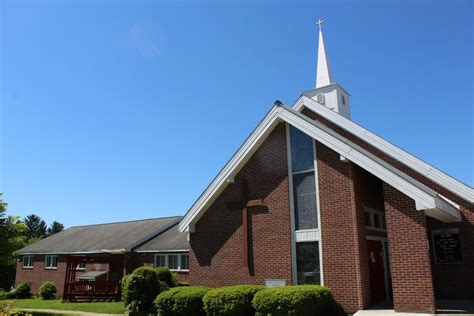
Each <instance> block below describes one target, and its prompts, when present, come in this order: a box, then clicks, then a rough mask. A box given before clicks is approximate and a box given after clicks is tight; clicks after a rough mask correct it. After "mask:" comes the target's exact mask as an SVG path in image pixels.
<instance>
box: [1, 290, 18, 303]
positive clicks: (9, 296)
mask: <svg viewBox="0 0 474 316" xmlns="http://www.w3.org/2000/svg"><path fill="white" fill-rule="evenodd" d="M14 298H16V293H15V292H0V301H1V300H12V299H14Z"/></svg>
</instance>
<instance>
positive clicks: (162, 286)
mask: <svg viewBox="0 0 474 316" xmlns="http://www.w3.org/2000/svg"><path fill="white" fill-rule="evenodd" d="M158 282H160V293H161V292H164V291H168V290H169V289H170V287H169V285H168V284H166V283H165V282H163V281H158Z"/></svg>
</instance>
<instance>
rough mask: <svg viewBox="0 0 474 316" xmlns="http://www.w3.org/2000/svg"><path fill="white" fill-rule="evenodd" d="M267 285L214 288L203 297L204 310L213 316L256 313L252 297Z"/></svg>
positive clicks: (237, 315)
mask: <svg viewBox="0 0 474 316" xmlns="http://www.w3.org/2000/svg"><path fill="white" fill-rule="evenodd" d="M264 288H265V287H263V286H259V285H237V286H227V287H222V288H218V289H213V290H211V291H209V292H207V293H206V295H205V296H204V299H203V303H204V310H205V311H206V312H207V315H211V316H239V315H255V309H254V308H253V306H252V299H253V297H254V295H255V293H257V292H258V291H260V290H263V289H264Z"/></svg>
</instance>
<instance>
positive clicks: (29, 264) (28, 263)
mask: <svg viewBox="0 0 474 316" xmlns="http://www.w3.org/2000/svg"><path fill="white" fill-rule="evenodd" d="M23 268H33V256H24V257H23Z"/></svg>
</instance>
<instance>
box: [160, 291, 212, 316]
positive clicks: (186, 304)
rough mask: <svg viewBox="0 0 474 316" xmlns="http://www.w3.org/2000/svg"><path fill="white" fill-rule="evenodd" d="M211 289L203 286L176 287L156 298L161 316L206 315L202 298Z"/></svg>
mask: <svg viewBox="0 0 474 316" xmlns="http://www.w3.org/2000/svg"><path fill="white" fill-rule="evenodd" d="M209 290H210V289H209V288H207V287H202V286H190V287H187V286H186V287H184V286H182V287H175V288H172V289H170V290H169V291H166V292H163V293H161V294H160V295H158V296H157V298H156V300H155V305H156V311H157V313H158V315H159V316H204V315H206V312H205V311H204V308H203V303H202V298H203V297H204V295H205V294H206V293H207V292H208V291H209Z"/></svg>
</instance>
